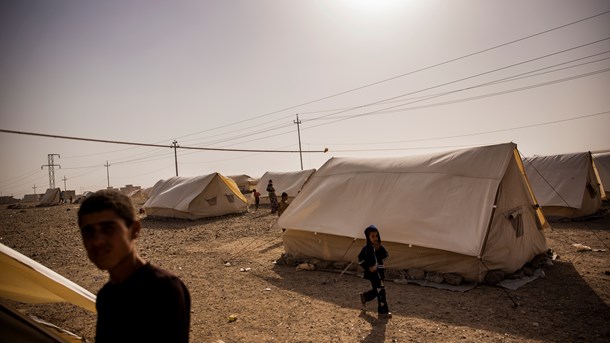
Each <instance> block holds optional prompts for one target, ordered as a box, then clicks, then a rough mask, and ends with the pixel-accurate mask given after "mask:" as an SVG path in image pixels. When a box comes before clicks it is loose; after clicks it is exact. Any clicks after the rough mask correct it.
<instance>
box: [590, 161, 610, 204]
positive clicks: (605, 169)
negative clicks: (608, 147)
mask: <svg viewBox="0 0 610 343" xmlns="http://www.w3.org/2000/svg"><path fill="white" fill-rule="evenodd" d="M593 164H594V165H595V168H597V173H598V175H599V179H600V180H601V182H602V187H603V188H604V193H605V198H606V199H610V152H605V153H599V154H593Z"/></svg>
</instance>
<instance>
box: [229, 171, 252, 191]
mask: <svg viewBox="0 0 610 343" xmlns="http://www.w3.org/2000/svg"><path fill="white" fill-rule="evenodd" d="M227 177H228V178H229V179H231V180H233V181H235V183H236V184H237V187H238V188H239V190H240V191H241V192H247V191H249V190H250V185H251V183H252V181H254V179H253V178H252V177H250V175H246V174H241V175H229V176H227Z"/></svg>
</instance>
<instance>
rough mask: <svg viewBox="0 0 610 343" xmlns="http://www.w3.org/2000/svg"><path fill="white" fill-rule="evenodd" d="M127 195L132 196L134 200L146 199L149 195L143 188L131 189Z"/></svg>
mask: <svg viewBox="0 0 610 343" xmlns="http://www.w3.org/2000/svg"><path fill="white" fill-rule="evenodd" d="M127 196H128V197H130V198H131V199H132V200H133V201H145V200H147V199H148V196H147V195H146V193H145V192H144V189H142V188H138V189H133V190H131V191H130V192H129V193H127Z"/></svg>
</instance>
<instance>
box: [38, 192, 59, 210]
mask: <svg viewBox="0 0 610 343" xmlns="http://www.w3.org/2000/svg"><path fill="white" fill-rule="evenodd" d="M59 193H61V189H59V188H49V189H47V191H46V193H45V194H44V195H43V196H42V198H41V199H40V202H38V206H53V205H59Z"/></svg>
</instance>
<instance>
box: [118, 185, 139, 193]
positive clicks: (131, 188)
mask: <svg viewBox="0 0 610 343" xmlns="http://www.w3.org/2000/svg"><path fill="white" fill-rule="evenodd" d="M139 189H142V187H140V186H134V185H125V187H121V189H120V191H121V193H123V194H125V195H129V194H132V193H134V192H135V191H137V190H139Z"/></svg>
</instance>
